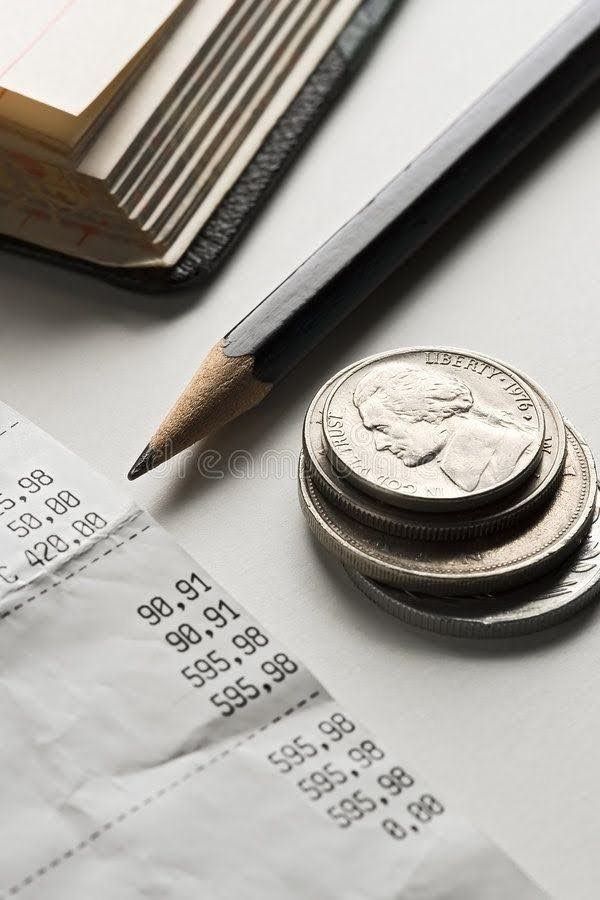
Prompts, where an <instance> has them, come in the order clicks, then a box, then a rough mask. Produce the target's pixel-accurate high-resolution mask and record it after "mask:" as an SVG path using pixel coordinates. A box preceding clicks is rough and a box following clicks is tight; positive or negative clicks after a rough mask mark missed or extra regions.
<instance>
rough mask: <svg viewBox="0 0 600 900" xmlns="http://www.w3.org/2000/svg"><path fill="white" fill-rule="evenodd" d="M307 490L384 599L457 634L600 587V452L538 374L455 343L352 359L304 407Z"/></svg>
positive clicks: (563, 609) (359, 572)
mask: <svg viewBox="0 0 600 900" xmlns="http://www.w3.org/2000/svg"><path fill="white" fill-rule="evenodd" d="M299 487H300V502H301V505H302V508H303V511H304V513H305V516H306V519H307V521H308V524H309V526H310V528H311V530H312V532H313V533H314V534H315V536H316V537H317V539H318V540H319V541H320V543H321V544H323V546H324V547H326V548H327V549H328V550H329V551H330V552H331V553H332V554H333V555H334V556H336V557H337V558H338V559H339V560H341V562H342V563H343V564H344V566H345V567H346V568H347V571H348V573H349V575H350V577H351V579H352V580H353V581H354V583H355V584H356V585H357V586H358V587H359V588H360V589H361V590H362V592H363V593H364V594H366V595H367V596H368V597H369V598H370V599H371V600H373V601H374V602H375V603H377V604H378V605H379V606H381V607H382V608H384V609H385V610H387V611H388V612H390V613H391V614H392V615H395V616H397V617H398V618H401V619H403V620H404V621H406V622H408V623H410V624H412V625H416V626H419V627H422V628H425V629H427V630H429V631H435V632H438V633H443V634H450V635H456V636H470V637H495V636H508V635H515V634H526V633H529V632H532V631H538V630H540V629H542V628H545V627H548V626H550V625H554V624H556V623H558V622H560V621H562V620H564V619H566V618H567V617H569V616H571V615H572V614H573V613H575V612H576V611H577V610H579V609H580V608H581V607H582V606H584V605H585V604H586V603H587V602H588V601H589V600H591V599H592V598H593V597H594V596H596V594H597V593H598V592H599V591H600V554H599V553H597V551H596V547H597V543H598V539H599V537H600V523H599V521H598V518H599V514H600V506H599V501H598V499H597V481H596V470H595V465H594V460H593V458H592V455H591V453H590V450H589V448H588V447H587V445H586V444H585V442H584V441H583V440H582V439H581V437H580V436H579V435H578V434H577V433H576V432H575V431H574V430H573V428H572V427H571V426H570V425H569V424H566V423H565V422H564V420H563V418H562V415H561V414H560V412H559V410H558V409H557V407H556V405H555V404H554V403H553V402H552V400H551V399H550V397H548V396H547V395H546V394H545V393H544V392H543V391H542V390H541V389H540V388H539V387H538V386H537V385H536V384H535V383H534V382H532V381H531V380H530V379H529V378H528V377H526V376H524V375H523V374H521V373H520V372H517V371H516V370H515V369H513V368H511V367H509V366H507V365H506V364H504V363H501V362H499V361H497V360H493V359H489V358H486V357H484V356H480V355H479V354H473V353H468V352H466V351H460V352H459V351H456V350H450V349H443V348H439V347H425V348H412V349H402V350H396V351H393V352H391V353H386V354H382V355H379V356H375V357H370V358H369V359H365V360H361V361H359V362H357V363H355V364H354V365H352V366H348V367H347V368H346V369H344V370H343V371H342V372H339V373H338V374H337V375H335V376H334V377H333V378H331V379H330V380H329V381H328V382H327V384H325V385H324V386H323V387H322V388H321V389H320V390H319V392H318V393H317V395H316V397H315V398H314V399H313V401H312V403H311V405H310V407H309V409H308V412H307V414H306V419H305V422H304V433H303V453H302V456H301V459H300V467H299Z"/></svg>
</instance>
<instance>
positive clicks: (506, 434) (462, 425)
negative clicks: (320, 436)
mask: <svg viewBox="0 0 600 900" xmlns="http://www.w3.org/2000/svg"><path fill="white" fill-rule="evenodd" d="M353 401H354V405H355V406H356V408H357V409H358V411H359V413H360V417H361V419H362V423H363V425H364V427H365V428H366V429H368V430H369V431H370V432H372V435H373V440H374V443H375V448H376V450H377V451H381V452H383V451H386V450H387V451H389V452H391V453H393V454H394V455H395V456H396V457H398V459H400V460H401V461H402V462H403V463H404V464H405V465H406V466H409V467H415V466H421V465H424V464H425V463H429V462H432V461H433V460H435V462H436V463H437V465H438V466H439V469H440V470H441V471H442V472H443V474H444V475H445V476H446V477H447V478H449V479H450V481H452V482H453V484H454V485H456V486H457V487H458V488H460V489H461V490H463V491H465V492H467V493H470V492H472V491H474V490H476V489H477V488H479V489H484V488H487V487H493V486H494V485H496V484H498V483H499V482H502V481H504V480H506V479H507V478H509V477H510V476H511V474H512V472H513V471H514V469H515V467H516V466H517V463H518V461H519V459H520V458H521V457H522V456H523V454H524V453H525V452H526V451H527V450H528V448H530V447H531V446H532V444H533V442H534V433H533V431H532V430H530V429H527V427H526V426H524V425H521V424H520V423H519V422H517V421H516V420H515V418H514V417H513V416H512V415H511V414H510V412H508V411H505V410H496V409H489V408H486V407H483V405H480V404H478V403H476V402H475V400H474V398H473V394H472V393H471V390H470V389H469V387H468V386H467V385H466V384H465V383H464V382H463V381H462V380H461V379H460V378H457V377H456V376H454V375H452V374H450V373H446V372H439V371H429V370H427V369H425V368H421V367H418V366H411V365H408V364H406V363H387V364H384V365H381V366H378V367H376V368H375V369H374V370H373V371H371V372H369V373H368V374H366V375H364V376H363V378H362V379H361V380H360V381H359V382H358V384H357V385H356V388H355V390H354V395H353Z"/></svg>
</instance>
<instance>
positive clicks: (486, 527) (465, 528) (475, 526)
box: [304, 444, 564, 542]
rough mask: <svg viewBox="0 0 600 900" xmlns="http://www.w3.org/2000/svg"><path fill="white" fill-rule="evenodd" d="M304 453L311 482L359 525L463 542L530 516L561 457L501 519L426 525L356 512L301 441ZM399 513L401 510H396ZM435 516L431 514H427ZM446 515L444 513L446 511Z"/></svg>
mask: <svg viewBox="0 0 600 900" xmlns="http://www.w3.org/2000/svg"><path fill="white" fill-rule="evenodd" d="M304 453H305V458H306V466H307V468H308V471H309V474H310V476H311V478H312V479H313V481H314V482H315V483H316V485H317V487H318V489H319V491H320V492H321V494H323V496H324V497H326V498H327V499H328V500H330V501H331V502H332V503H333V504H334V506H337V507H338V509H341V510H342V512H344V513H346V515H347V516H350V518H352V519H355V520H356V521H357V522H360V523H361V524H362V525H366V526H367V527H368V528H374V529H375V530H376V531H380V532H382V533H383V534H391V535H395V536H396V537H400V538H406V539H407V540H412V541H419V540H420V541H432V542H433V541H452V542H454V541H464V540H475V539H476V538H480V537H490V536H492V535H494V534H500V533H501V532H503V531H505V530H507V529H509V528H510V527H511V526H512V525H515V524H516V523H517V522H521V521H526V520H527V518H528V516H532V515H533V514H534V513H535V512H536V511H537V510H539V509H540V508H541V507H542V506H543V505H544V503H547V502H548V501H549V500H550V498H551V495H552V494H553V493H554V490H555V489H556V486H557V482H558V479H559V478H560V476H561V475H562V472H563V469H564V458H563V463H562V466H560V467H559V468H557V470H556V472H555V473H554V474H553V476H552V478H551V479H550V481H549V482H548V484H547V485H546V486H545V488H544V489H543V491H540V493H539V494H538V496H537V497H535V499H534V500H533V501H532V502H531V503H530V504H529V505H528V506H527V507H526V508H525V509H524V510H522V509H515V510H514V511H513V512H512V513H509V514H508V515H507V516H506V517H505V518H502V517H501V516H495V517H492V518H489V519H487V520H485V519H482V520H480V521H475V522H471V523H465V524H464V525H435V526H432V525H427V524H423V525H420V524H417V523H415V522H403V523H400V522H398V523H393V524H392V526H391V527H390V520H389V519H383V518H382V517H380V516H377V515H375V514H373V513H370V512H369V511H368V510H364V511H363V510H361V512H360V515H357V514H356V506H355V505H354V504H353V503H352V502H351V501H350V500H347V499H346V498H345V497H344V495H343V494H340V493H338V492H337V491H336V490H335V489H334V488H333V487H331V485H329V484H328V483H327V481H325V479H324V478H322V477H321V475H320V473H319V471H318V469H317V468H316V467H315V465H314V464H313V462H312V459H311V456H310V452H309V450H308V448H307V446H306V444H304ZM398 512H399V513H401V512H402V510H398ZM407 513H408V514H410V511H409V510H407ZM431 515H432V516H435V513H432V514H431ZM446 515H447V513H446Z"/></svg>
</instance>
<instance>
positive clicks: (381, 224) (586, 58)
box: [224, 0, 600, 384]
mask: <svg viewBox="0 0 600 900" xmlns="http://www.w3.org/2000/svg"><path fill="white" fill-rule="evenodd" d="M599 76H600V0H588V2H585V3H583V4H581V5H580V6H579V7H577V9H576V10H575V11H574V12H573V13H572V14H571V15H570V16H569V18H567V19H565V20H564V21H563V22H562V23H561V24H560V25H559V26H558V27H557V28H556V29H555V30H554V31H553V32H551V33H550V34H549V35H548V36H547V37H546V38H545V39H544V40H543V41H542V43H540V44H539V45H538V46H537V47H536V48H535V49H534V50H532V51H531V53H530V54H529V55H528V56H526V57H525V58H524V59H523V60H522V61H521V62H520V63H519V64H518V65H517V66H516V67H515V68H514V69H512V70H511V71H510V72H509V73H508V74H507V75H506V76H505V77H504V78H503V79H502V80H501V81H500V82H498V83H497V84H496V85H494V87H492V88H491V90H489V91H488V92H487V93H486V94H484V95H483V96H482V97H481V98H480V99H479V100H478V101H477V102H476V103H475V104H474V105H473V106H472V107H471V108H470V109H469V110H467V112H466V113H465V114H464V115H463V116H461V118H459V119H458V120H457V121H456V122H455V123H454V124H453V125H452V126H451V127H450V128H449V129H448V130H447V131H446V132H445V133H444V134H442V135H441V137H439V138H438V139H437V140H436V141H435V142H434V143H433V144H431V145H430V146H429V147H428V148H427V149H426V150H425V151H424V152H423V153H422V154H421V155H420V156H419V157H417V159H416V160H415V161H414V162H413V163H412V164H411V165H409V166H408V167H407V168H406V169H405V170H404V171H403V172H401V173H400V174H399V175H398V176H397V177H396V178H395V179H394V180H393V181H392V182H390V184H388V185H387V186H386V187H385V188H384V189H383V190H382V191H381V192H380V193H379V194H378V195H377V196H376V197H375V198H374V199H373V200H372V201H371V202H370V203H369V204H368V205H367V206H366V207H365V208H364V209H362V210H361V211H360V212H359V213H358V214H357V215H356V216H354V218H353V219H351V220H350V221H349V222H347V223H346V224H345V225H344V226H343V227H342V228H341V229H340V230H339V231H338V232H337V233H336V234H334V235H333V237H331V238H330V239H329V240H328V241H327V242H326V243H325V244H323V245H322V247H320V248H319V250H317V251H316V253H314V254H313V255H312V256H311V257H310V258H309V259H308V260H306V262H304V263H303V264H302V265H301V266H300V267H299V268H298V269H297V270H296V271H295V272H294V273H293V274H292V275H290V276H289V277H288V278H287V279H286V281H284V282H283V283H282V284H281V285H280V286H279V287H278V288H277V289H276V290H275V291H273V293H272V294H270V295H269V296H268V297H267V298H266V299H265V300H264V301H263V302H262V303H261V304H259V306H257V307H256V308H255V309H254V310H253V311H252V312H251V313H249V315H248V316H246V318H245V319H243V320H242V322H240V323H239V324H238V325H236V327H235V328H234V329H233V330H232V331H230V332H229V334H228V335H226V337H225V339H224V351H225V353H226V355H227V356H232V357H237V356H242V355H244V354H251V355H252V356H254V375H255V376H256V378H258V379H260V380H261V381H265V382H267V383H269V384H274V383H276V382H277V381H279V380H280V379H281V378H283V377H284V376H285V375H286V374H287V373H288V372H289V371H290V370H291V369H292V368H293V367H294V366H295V365H296V364H297V363H298V362H299V361H300V360H301V359H302V358H303V357H304V356H305V355H306V353H308V352H309V350H311V349H312V348H313V347H314V346H315V345H316V344H317V343H319V341H321V340H322V339H323V337H324V336H325V335H326V334H327V333H328V332H330V331H331V330H332V329H333V328H335V326H336V325H337V324H338V323H339V322H340V321H341V320H342V319H343V318H344V317H345V316H347V315H348V314H349V313H350V312H351V311H352V310H353V309H355V308H356V307H357V306H358V305H359V304H360V303H361V302H362V301H363V300H364V299H365V298H366V297H367V296H368V295H369V294H370V293H371V292H372V291H373V290H374V289H375V288H376V287H377V286H378V285H380V284H381V283H382V282H383V281H384V280H385V279H386V278H387V277H388V276H389V275H390V274H391V273H392V272H393V271H395V270H396V269H397V268H398V267H399V266H400V265H402V263H403V262H405V261H406V260H407V259H408V258H409V257H410V256H411V255H412V254H414V253H415V252H416V250H418V249H419V248H420V247H421V246H422V245H423V243H424V242H425V241H426V240H427V239H428V238H430V237H431V236H432V235H433V234H434V233H435V232H436V231H437V230H438V229H439V228H440V227H441V226H442V225H443V224H444V223H445V222H446V221H447V220H448V219H449V218H450V217H451V216H452V215H453V214H455V213H456V212H458V210H459V209H460V208H461V207H462V206H464V204H465V203H466V202H467V201H468V200H469V199H470V198H471V197H473V196H474V195H475V194H476V193H477V192H478V191H479V190H480V189H481V188H482V187H483V186H484V185H485V184H487V183H488V182H489V181H490V180H491V179H492V178H493V177H494V175H496V174H497V173H498V172H500V171H501V170H502V169H503V168H504V167H505V166H506V165H507V164H508V163H509V162H510V161H511V160H512V159H514V158H515V157H516V156H517V155H518V154H519V153H520V152H521V151H522V150H523V149H524V148H525V147H526V146H527V145H528V144H529V143H530V142H531V141H532V140H533V139H534V138H536V137H537V136H538V135H539V134H540V133H541V132H542V131H543V130H544V128H546V126H548V125H549V124H550V123H551V122H552V121H553V120H554V119H556V118H557V117H558V115H559V114H560V113H561V112H562V111H563V110H564V109H565V108H566V107H567V106H568V105H569V104H570V103H572V101H573V100H575V99H576V97H577V96H579V95H580V94H581V93H582V92H583V91H584V90H585V89H586V88H587V87H588V86H589V85H590V84H591V83H592V82H593V81H595V80H596V79H597V78H598V77H599Z"/></svg>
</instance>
